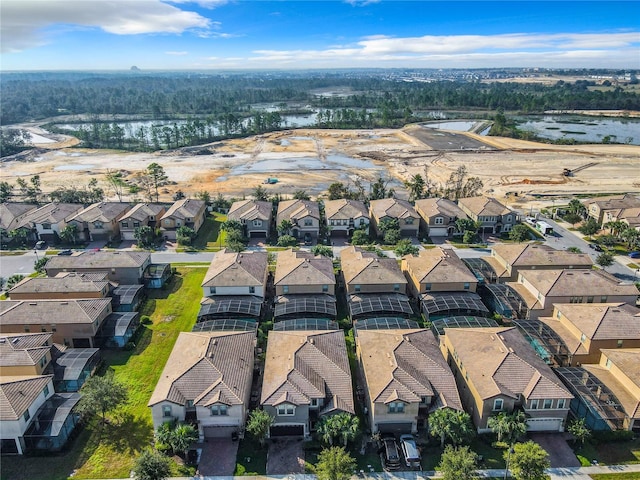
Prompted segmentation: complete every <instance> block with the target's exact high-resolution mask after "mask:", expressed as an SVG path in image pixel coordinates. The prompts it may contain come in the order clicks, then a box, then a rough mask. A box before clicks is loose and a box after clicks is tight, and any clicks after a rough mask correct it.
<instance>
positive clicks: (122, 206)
mask: <svg viewBox="0 0 640 480" xmlns="http://www.w3.org/2000/svg"><path fill="white" fill-rule="evenodd" d="M129 210H131V205H129V204H127V203H120V202H99V203H94V204H92V205H89V206H88V207H87V208H85V209H83V210H80V211H79V212H78V213H76V214H75V215H74V216H73V217H71V218H70V219H69V220H68V222H67V223H68V224H70V225H71V224H75V225H76V226H77V228H78V233H77V234H76V237H77V238H78V239H80V240H81V241H83V242H92V241H96V240H107V241H111V240H114V239H116V238H117V239H119V238H120V223H119V220H120V218H121V217H122V216H123V215H124V214H125V213H126V212H127V211H129Z"/></svg>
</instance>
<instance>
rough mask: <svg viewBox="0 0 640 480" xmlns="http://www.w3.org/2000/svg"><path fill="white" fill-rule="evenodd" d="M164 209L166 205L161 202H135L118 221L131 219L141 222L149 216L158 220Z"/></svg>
mask: <svg viewBox="0 0 640 480" xmlns="http://www.w3.org/2000/svg"><path fill="white" fill-rule="evenodd" d="M166 210H167V205H164V204H162V203H137V204H136V205H134V206H133V208H132V209H131V210H129V211H128V212H126V213H125V214H124V215H123V216H122V217H120V221H121V222H122V221H123V220H129V219H131V220H139V221H141V222H143V221H145V220H147V219H148V218H149V217H155V219H156V220H159V217H160V216H162V215H163V214H164V212H165V211H166Z"/></svg>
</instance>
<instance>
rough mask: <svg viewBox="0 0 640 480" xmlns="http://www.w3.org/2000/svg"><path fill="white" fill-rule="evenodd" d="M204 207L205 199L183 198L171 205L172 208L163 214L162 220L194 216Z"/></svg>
mask: <svg viewBox="0 0 640 480" xmlns="http://www.w3.org/2000/svg"><path fill="white" fill-rule="evenodd" d="M204 207H205V202H204V201H203V200H194V199H193V198H183V199H182V200H178V201H177V202H175V203H174V204H173V205H171V208H169V210H167V211H166V212H165V214H164V215H163V216H162V220H164V219H165V218H170V217H173V218H179V219H182V220H184V219H185V218H194V217H195V216H196V215H197V214H198V213H199V212H200V211H201V210H202V209H203V208H204Z"/></svg>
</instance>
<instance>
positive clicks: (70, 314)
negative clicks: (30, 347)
mask: <svg viewBox="0 0 640 480" xmlns="http://www.w3.org/2000/svg"><path fill="white" fill-rule="evenodd" d="M110 313H111V299H110V298H95V299H86V300H27V301H14V300H4V301H2V302H0V331H2V333H5V334H6V333H31V332H33V333H36V332H43V333H44V332H51V333H52V334H53V335H52V338H51V340H52V341H53V342H55V343H60V344H63V345H67V346H72V347H75V348H85V347H93V346H94V344H95V340H94V337H95V336H96V333H97V332H98V330H99V329H100V326H101V325H102V322H103V321H104V319H105V318H106V317H107V316H108V315H109V314H110Z"/></svg>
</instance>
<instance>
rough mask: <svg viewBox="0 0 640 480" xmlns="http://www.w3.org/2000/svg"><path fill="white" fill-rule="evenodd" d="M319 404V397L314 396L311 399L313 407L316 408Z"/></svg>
mask: <svg viewBox="0 0 640 480" xmlns="http://www.w3.org/2000/svg"><path fill="white" fill-rule="evenodd" d="M317 406H318V399H317V398H312V399H311V408H316V407H317Z"/></svg>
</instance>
